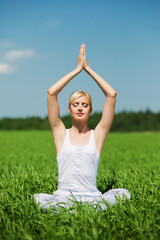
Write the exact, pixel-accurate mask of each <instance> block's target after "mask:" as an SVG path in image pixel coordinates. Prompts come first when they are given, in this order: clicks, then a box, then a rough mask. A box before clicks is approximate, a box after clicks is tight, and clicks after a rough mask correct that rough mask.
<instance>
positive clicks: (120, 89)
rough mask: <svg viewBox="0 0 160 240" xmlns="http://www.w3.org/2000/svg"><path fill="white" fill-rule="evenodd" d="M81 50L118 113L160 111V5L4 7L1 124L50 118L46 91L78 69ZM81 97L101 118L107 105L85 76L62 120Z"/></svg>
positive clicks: (130, 1)
mask: <svg viewBox="0 0 160 240" xmlns="http://www.w3.org/2000/svg"><path fill="white" fill-rule="evenodd" d="M81 43H86V52H87V59H88V63H89V65H90V67H91V68H92V69H93V70H94V71H95V72H97V73H98V74H99V75H100V76H102V77H103V78H104V79H105V80H106V81H107V82H108V83H109V84H110V85H111V86H112V87H113V88H114V89H115V90H116V91H117V103H116V112H120V111H123V110H128V111H129V110H131V111H139V110H142V111H145V110H146V109H150V110H152V111H154V112H158V111H160V94H159V91H160V1H159V0H157V1H156V0H150V1H148V0H112V1H111V0H106V1H103V0H102V1H101V0H100V1H94V0H92V1H90V0H88V1H87V0H86V1H84V0H82V1H76V0H68V1H65V0H63V1H62V0H57V1H54V0H52V1H50V0H46V1H41V0H34V1H31V0H29V1H24V0H14V1H11V0H0V118H2V117H27V116H40V117H45V116H47V89H48V88H49V87H50V86H51V85H52V84H53V83H55V82H56V81H57V80H59V79H60V78H61V77H63V76H64V75H65V74H67V73H68V72H70V71H72V70H73V69H74V68H75V67H76V66H77V59H78V53H79V47H80V45H81ZM75 90H85V91H88V92H89V93H90V94H91V96H92V99H93V110H94V111H102V109H103V105H104V101H105V97H104V95H103V93H102V92H101V90H100V89H99V87H98V86H97V85H96V83H95V82H94V80H93V79H92V78H91V77H90V76H89V75H87V74H86V72H85V71H83V72H81V73H80V74H79V75H78V76H77V77H76V78H74V79H73V80H72V81H71V82H70V83H69V84H68V85H67V86H66V87H65V88H64V89H63V91H62V92H61V93H60V94H59V103H60V110H61V111H60V112H61V115H62V116H63V115H65V114H67V113H68V111H67V107H68V98H69V96H70V94H71V93H72V92H73V91H75Z"/></svg>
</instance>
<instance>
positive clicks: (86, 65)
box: [83, 44, 89, 70]
mask: <svg viewBox="0 0 160 240" xmlns="http://www.w3.org/2000/svg"><path fill="white" fill-rule="evenodd" d="M85 47H86V44H83V68H84V70H87V68H88V67H89V65H88V62H87V58H86V50H85Z"/></svg>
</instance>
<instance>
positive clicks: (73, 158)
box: [56, 129, 101, 195]
mask: <svg viewBox="0 0 160 240" xmlns="http://www.w3.org/2000/svg"><path fill="white" fill-rule="evenodd" d="M99 160H100V155H99V153H98V151H97V149H96V144H95V139H94V130H91V134H90V140H89V143H88V144H87V145H85V146H75V145H72V144H71V142H70V139H69V129H66V136H65V139H64V142H63V146H62V149H61V151H60V153H59V154H58V156H57V163H58V190H57V191H56V194H58V193H60V192H72V193H73V194H76V195H77V194H81V195H83V193H85V195H86V194H87V193H88V194H89V195H90V194H91V195H99V194H101V193H100V191H99V190H98V189H97V182H96V178H97V170H98V165H99Z"/></svg>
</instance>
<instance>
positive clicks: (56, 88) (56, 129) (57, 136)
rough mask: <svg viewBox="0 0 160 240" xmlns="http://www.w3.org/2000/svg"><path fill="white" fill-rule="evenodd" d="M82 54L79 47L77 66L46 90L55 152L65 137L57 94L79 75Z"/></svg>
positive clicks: (81, 66) (81, 67)
mask: <svg viewBox="0 0 160 240" xmlns="http://www.w3.org/2000/svg"><path fill="white" fill-rule="evenodd" d="M83 53H84V45H83V44H82V45H81V48H80V52H79V57H78V65H77V67H76V68H75V69H74V70H73V71H72V72H70V73H68V74H67V75H66V76H64V77H63V78H61V79H60V80H59V81H58V82H56V83H55V84H53V86H51V87H50V88H49V89H48V96H47V102H48V118H49V123H50V127H51V131H52V134H53V138H54V142H55V147H56V152H57V154H58V153H59V151H60V149H61V147H62V144H63V140H64V137H65V132H66V130H65V126H64V124H63V122H62V121H61V119H60V111H59V104H58V94H59V93H60V92H61V90H62V89H63V88H64V87H65V86H66V85H67V84H68V83H69V82H70V81H71V79H73V78H74V77H75V76H76V75H77V74H79V73H80V72H81V71H82V69H83Z"/></svg>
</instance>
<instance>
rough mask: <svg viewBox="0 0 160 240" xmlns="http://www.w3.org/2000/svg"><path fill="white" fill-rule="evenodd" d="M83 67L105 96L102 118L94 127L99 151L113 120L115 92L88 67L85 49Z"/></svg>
mask: <svg viewBox="0 0 160 240" xmlns="http://www.w3.org/2000/svg"><path fill="white" fill-rule="evenodd" d="M84 69H85V71H86V72H87V73H88V74H89V75H90V76H91V77H92V78H93V79H94V80H95V81H96V83H97V84H98V85H99V87H100V88H101V89H102V91H103V93H104V95H105V96H106V100H105V104H104V108H103V113H102V118H101V120H100V122H99V123H98V125H97V126H96V128H95V141H96V146H97V150H98V151H99V153H100V152H101V150H102V147H103V144H104V141H105V139H106V137H107V135H108V133H109V130H110V128H111V125H112V122H113V117H114V111H115V104H116V95H117V92H116V91H115V90H114V89H113V88H112V87H111V86H110V85H109V84H108V83H107V82H106V81H105V80H104V79H103V78H102V77H100V76H99V75H98V74H97V73H95V72H94V71H93V70H92V69H91V68H90V67H89V65H88V62H87V59H86V52H85V51H84Z"/></svg>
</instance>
